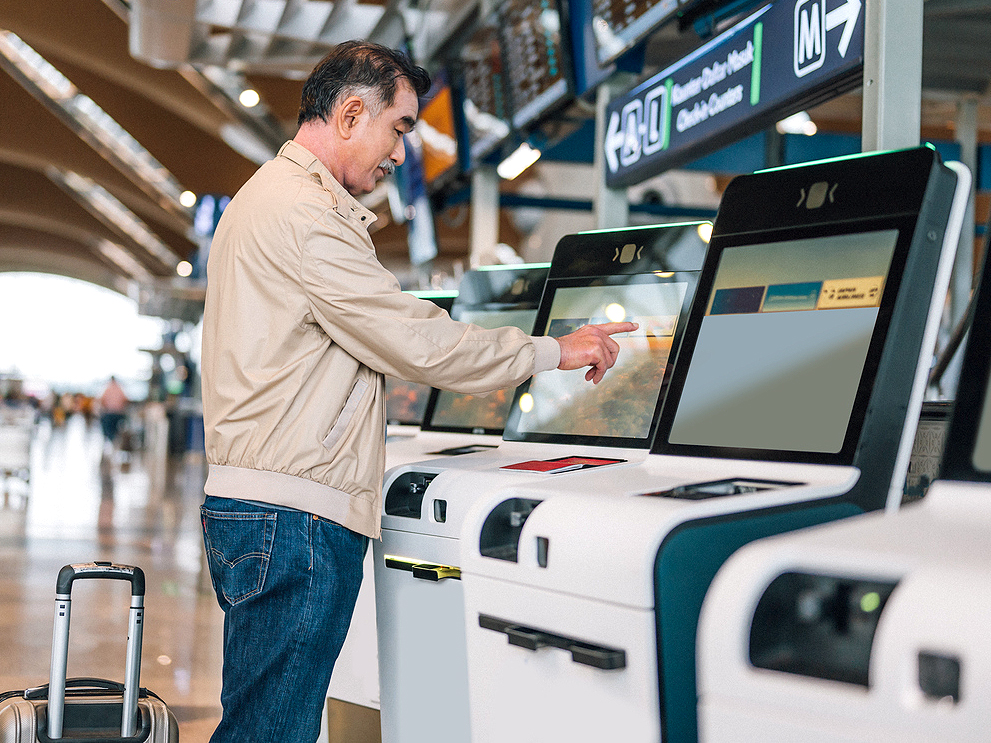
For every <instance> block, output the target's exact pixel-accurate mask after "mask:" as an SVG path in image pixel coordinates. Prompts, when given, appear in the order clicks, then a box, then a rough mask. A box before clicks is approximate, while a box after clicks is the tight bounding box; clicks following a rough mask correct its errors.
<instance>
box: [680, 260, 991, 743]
mask: <svg viewBox="0 0 991 743" xmlns="http://www.w3.org/2000/svg"><path fill="white" fill-rule="evenodd" d="M985 256H986V248H985ZM989 349H991V272H989V270H988V264H987V260H986V258H985V267H984V270H983V273H982V278H981V282H980V286H979V287H978V289H977V299H976V303H975V309H974V312H973V314H972V321H971V327H970V330H969V340H968V342H967V349H966V353H965V356H964V362H963V366H962V368H961V372H960V377H959V383H958V387H957V398H956V404H955V409H954V413H953V415H952V420H951V423H950V426H949V431H948V434H947V440H946V446H945V449H944V455H943V460H942V465H941V468H940V474H939V479H937V480H936V481H935V482H934V483H933V484H932V485H931V486H930V488H929V491H928V494H927V495H926V496H925V497H924V498H923V499H922V501H921V502H918V503H913V504H911V505H908V506H906V507H904V508H903V509H901V510H900V511H898V512H896V513H887V514H878V515H875V514H869V515H865V516H860V517H858V518H855V519H850V520H849V521H846V522H844V523H841V524H830V525H828V526H823V527H818V528H815V529H809V530H807V531H804V532H800V533H797V534H793V535H787V536H783V537H777V538H774V539H768V540H763V541H761V542H756V543H754V544H752V545H748V546H747V547H746V548H745V549H742V550H740V551H739V553H737V554H736V555H734V556H733V557H732V558H730V560H728V561H727V563H726V565H724V566H723V568H722V569H721V570H720V571H719V574H718V575H717V576H716V578H715V580H714V581H713V584H712V587H711V589H710V591H709V595H708V596H707V597H706V599H705V604H704V606H703V610H702V615H701V619H700V621H699V725H700V729H701V733H702V737H703V739H704V740H705V741H709V742H711V741H733V743H741V742H745V741H761V742H762V743H766V742H770V741H786V740H787V741H792V740H803V741H831V742H833V741H848V742H852V741H861V742H863V743H866V742H867V741H880V740H883V741H915V742H918V743H921V742H922V741H926V742H927V743H928V742H929V741H985V740H988V737H989V731H988V720H989V719H991V646H989V644H988V642H987V627H988V626H989V624H991V539H989V535H991V404H989V403H991V385H989V374H988V372H989V369H991V352H989Z"/></svg>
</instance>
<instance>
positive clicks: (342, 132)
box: [202, 42, 636, 743]
mask: <svg viewBox="0 0 991 743" xmlns="http://www.w3.org/2000/svg"><path fill="white" fill-rule="evenodd" d="M429 83H430V80H429V77H428V76H427V74H426V72H425V71H424V70H422V69H421V68H419V67H416V66H414V65H413V64H412V63H411V62H410V61H409V60H408V59H407V58H406V57H405V56H404V55H402V54H400V53H397V52H394V51H392V50H389V49H386V48H384V47H380V46H378V45H374V44H368V43H364V42H348V43H345V44H341V45H339V46H338V47H336V48H335V50H334V51H333V52H331V54H330V55H328V56H327V57H326V58H325V59H324V60H323V61H322V62H321V63H320V64H319V65H318V66H317V67H316V69H315V70H314V71H313V73H312V74H311V76H310V78H309V79H308V80H307V81H306V83H305V84H304V87H303V95H302V104H301V106H300V114H299V131H298V133H297V134H296V136H295V138H294V139H293V140H292V141H290V142H287V143H286V144H285V145H284V146H283V147H282V149H281V151H280V152H279V155H278V157H276V158H275V159H274V160H271V161H269V162H268V163H266V164H264V165H263V166H262V167H261V168H260V169H259V170H258V172H257V173H256V174H255V175H254V176H253V177H252V178H251V179H249V181H248V182H247V183H246V184H245V185H244V187H243V188H242V189H241V190H240V191H239V192H238V194H237V195H236V196H235V197H234V199H233V200H232V201H231V203H230V204H229V205H228V207H227V209H226V210H225V212H224V215H223V218H222V219H221V220H220V224H219V226H218V228H217V232H216V235H215V237H214V240H213V245H212V247H211V252H210V259H209V264H208V267H207V275H208V276H209V284H208V290H207V298H206V310H205V314H204V329H203V358H202V377H203V411H204V419H205V425H206V452H207V460H208V462H209V476H208V478H207V482H206V486H205V490H206V493H207V497H206V500H205V501H204V504H203V509H202V517H203V530H204V540H205V545H206V550H207V555H208V558H209V564H210V571H211V576H212V579H213V585H214V589H215V590H216V593H217V598H218V601H219V602H220V605H221V607H222V608H223V609H224V612H225V620H224V671H223V674H224V683H223V691H222V693H221V701H222V703H223V707H224V714H223V719H222V720H221V723H220V725H219V726H218V728H217V730H216V732H215V733H214V735H213V738H212V739H211V740H212V741H214V743H221V742H225V743H226V742H234V741H236V742H237V743H249V741H259V742H260V743H276V742H278V743H296V742H303V741H313V740H315V739H316V738H317V736H318V735H319V730H320V717H321V711H322V709H323V706H324V702H325V697H326V693H327V687H328V685H329V683H330V675H331V671H332V670H333V666H334V662H335V660H336V658H337V655H338V653H339V651H340V648H341V645H342V644H343V642H344V638H345V635H346V633H347V629H348V624H349V623H350V619H351V613H352V611H353V608H354V602H355V599H356V597H357V593H358V587H359V584H360V582H361V576H362V559H363V557H364V553H365V550H366V548H367V543H368V539H369V538H377V537H378V536H379V535H380V527H379V521H380V513H381V500H380V499H381V489H382V479H383V475H384V468H385V396H384V392H383V390H384V382H383V374H390V375H393V376H395V377H398V378H401V379H407V380H410V381H414V382H423V383H428V384H432V385H434V386H438V387H443V388H447V389H452V390H456V391H460V392H469V393H481V392H488V391H493V390H497V389H501V388H504V387H510V386H514V385H517V384H519V383H520V382H521V381H523V380H524V379H526V378H528V377H529V376H530V375H532V374H534V373H537V372H541V371H547V370H550V369H554V368H555V367H556V368H560V369H581V368H584V367H589V369H588V371H587V373H586V378H587V379H588V380H589V381H592V382H598V381H599V380H600V379H601V378H602V375H603V374H605V372H606V370H607V369H608V368H609V367H611V366H612V365H613V364H614V363H615V359H616V354H617V353H618V346H617V344H616V343H615V341H613V340H612V339H611V338H610V337H609V334H610V333H616V332H629V331H631V330H634V329H635V328H636V325H634V324H632V323H613V324H607V325H602V326H588V327H585V328H583V329H582V330H580V331H578V332H577V333H574V334H572V335H570V336H566V337H564V338H561V339H553V338H549V337H540V338H533V337H529V336H527V335H525V334H524V333H523V332H521V331H520V330H518V329H516V328H501V329H497V330H483V329H481V328H478V327H476V326H473V325H465V324H462V323H459V322H455V321H453V320H451V319H450V317H449V316H448V315H447V313H445V312H443V311H441V310H439V309H438V308H437V307H436V306H435V305H433V304H432V303H430V302H425V301H421V300H418V299H416V298H414V297H412V296H410V295H408V294H404V293H402V292H401V291H400V286H399V284H398V282H397V281H396V279H395V278H394V277H393V276H392V275H391V274H390V273H388V272H387V271H386V270H385V269H384V268H383V267H382V266H381V264H380V263H379V262H378V260H377V258H376V256H375V251H374V247H373V245H372V241H371V238H370V237H369V234H368V226H369V225H370V224H371V223H372V221H374V219H375V215H374V214H373V213H372V212H370V211H368V210H367V209H365V208H364V207H363V206H362V205H361V204H359V203H358V201H357V200H355V198H354V197H355V196H357V195H360V194H364V193H368V192H370V191H371V190H372V189H373V188H374V187H375V185H376V183H377V182H378V181H379V180H381V179H382V178H384V177H385V176H386V175H388V174H390V173H391V172H392V171H393V170H394V168H395V167H396V166H397V165H400V164H401V163H402V162H403V160H404V158H405V151H404V149H403V135H404V134H407V133H408V132H409V131H410V130H411V129H412V128H413V124H414V123H415V121H416V117H417V114H418V96H419V95H423V94H424V93H426V91H427V89H428V88H429Z"/></svg>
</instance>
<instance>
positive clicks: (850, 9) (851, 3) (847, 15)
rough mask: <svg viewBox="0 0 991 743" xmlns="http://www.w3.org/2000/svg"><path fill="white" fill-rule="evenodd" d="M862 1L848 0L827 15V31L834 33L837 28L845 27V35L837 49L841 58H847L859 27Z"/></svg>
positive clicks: (841, 37) (842, 36)
mask: <svg viewBox="0 0 991 743" xmlns="http://www.w3.org/2000/svg"><path fill="white" fill-rule="evenodd" d="M860 8H861V2H860V0H846V2H845V3H843V5H841V6H839V7H838V8H833V9H832V10H831V11H829V12H828V13H826V30H827V31H832V30H833V29H834V28H836V27H837V26H843V34H842V35H841V36H840V43H839V46H838V47H837V49H838V50H839V52H840V56H841V57H846V50H847V48H848V47H849V46H850V39H851V38H852V37H853V30H854V29H855V28H856V27H857V18H858V17H859V16H860Z"/></svg>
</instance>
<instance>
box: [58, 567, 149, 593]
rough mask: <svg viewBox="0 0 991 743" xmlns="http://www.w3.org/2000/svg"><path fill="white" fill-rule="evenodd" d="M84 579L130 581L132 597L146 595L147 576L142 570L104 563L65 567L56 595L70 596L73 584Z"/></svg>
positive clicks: (59, 576)
mask: <svg viewBox="0 0 991 743" xmlns="http://www.w3.org/2000/svg"><path fill="white" fill-rule="evenodd" d="M83 578H104V579H107V578H109V579H111V580H126V581H130V583H131V595H132V596H144V595H145V574H144V571H143V570H142V569H141V568H137V567H134V566H133V565H121V564H118V563H113V562H103V561H97V562H78V563H74V564H72V565H66V566H65V567H63V568H62V569H61V570H59V573H58V579H57V580H56V582H55V594H56V595H58V596H68V595H69V594H70V593H71V592H72V582H73V581H75V580H81V579H83Z"/></svg>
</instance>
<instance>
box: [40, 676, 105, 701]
mask: <svg viewBox="0 0 991 743" xmlns="http://www.w3.org/2000/svg"><path fill="white" fill-rule="evenodd" d="M48 686H49V685H48V684H42V685H41V686H34V687H32V688H30V689H25V690H24V698H25V699H48ZM65 688H66V689H93V690H100V691H119V692H121V693H122V694H123V693H124V684H122V683H120V682H119V681H110V680H109V679H99V678H89V677H82V676H80V677H74V678H71V679H66V681H65Z"/></svg>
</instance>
